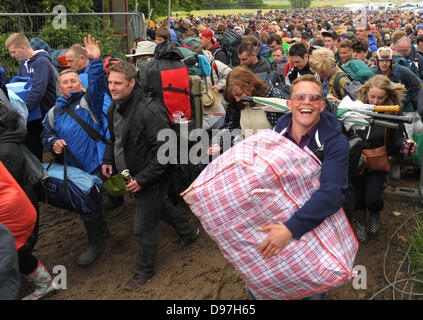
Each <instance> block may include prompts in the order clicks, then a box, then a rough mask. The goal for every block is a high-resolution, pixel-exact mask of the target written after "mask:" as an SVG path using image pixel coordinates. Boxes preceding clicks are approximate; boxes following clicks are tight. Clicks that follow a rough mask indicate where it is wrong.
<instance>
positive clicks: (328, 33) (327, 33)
mask: <svg viewBox="0 0 423 320" xmlns="http://www.w3.org/2000/svg"><path fill="white" fill-rule="evenodd" d="M322 36H324V37H332V38H333V39H335V40H336V39H338V34H337V33H336V31H335V30H327V31H322Z"/></svg>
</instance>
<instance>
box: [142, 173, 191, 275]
mask: <svg viewBox="0 0 423 320" xmlns="http://www.w3.org/2000/svg"><path fill="white" fill-rule="evenodd" d="M166 183H167V182H166V181H161V182H159V183H156V184H155V185H153V186H151V187H149V188H147V189H146V190H141V191H140V192H137V193H135V201H136V213H135V222H134V233H135V238H136V239H137V241H138V242H139V244H140V249H139V251H138V254H137V257H136V270H135V273H138V274H140V273H141V274H144V275H146V276H152V275H153V274H154V267H155V264H156V260H157V233H158V227H159V222H160V219H162V220H163V221H164V222H166V223H167V224H170V225H171V226H172V227H173V228H174V229H175V230H176V232H177V234H178V235H179V236H180V237H181V238H185V237H187V238H188V237H189V236H191V235H192V234H193V233H194V231H195V227H194V226H193V225H192V224H191V223H190V222H189V221H188V219H187V218H186V217H185V216H184V215H183V214H182V213H181V212H179V211H178V210H177V209H176V207H175V206H174V205H173V204H171V202H170V201H169V200H168V198H167V184H166Z"/></svg>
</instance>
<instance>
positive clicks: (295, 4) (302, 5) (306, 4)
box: [289, 0, 311, 8]
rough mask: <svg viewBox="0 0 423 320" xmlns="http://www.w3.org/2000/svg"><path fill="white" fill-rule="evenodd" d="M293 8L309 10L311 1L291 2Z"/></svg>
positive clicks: (296, 0)
mask: <svg viewBox="0 0 423 320" xmlns="http://www.w3.org/2000/svg"><path fill="white" fill-rule="evenodd" d="M289 2H290V3H291V7H292V8H308V7H310V5H311V0H289Z"/></svg>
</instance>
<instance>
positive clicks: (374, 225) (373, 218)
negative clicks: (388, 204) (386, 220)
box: [369, 211, 382, 236]
mask: <svg viewBox="0 0 423 320" xmlns="http://www.w3.org/2000/svg"><path fill="white" fill-rule="evenodd" d="M381 228H382V223H381V221H380V212H379V211H378V212H370V227H369V232H370V235H371V236H374V235H376V234H378V233H379V231H380V229H381Z"/></svg>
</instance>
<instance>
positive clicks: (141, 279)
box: [126, 273, 153, 288]
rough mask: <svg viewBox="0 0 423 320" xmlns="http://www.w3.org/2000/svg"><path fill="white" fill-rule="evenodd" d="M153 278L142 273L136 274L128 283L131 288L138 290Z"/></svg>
mask: <svg viewBox="0 0 423 320" xmlns="http://www.w3.org/2000/svg"><path fill="white" fill-rule="evenodd" d="M152 277H153V276H146V275H144V274H142V273H135V274H134V275H133V276H132V278H131V279H129V281H128V282H127V283H126V286H128V287H130V288H138V287H140V286H142V285H144V284H146V283H147V281H148V280H150V279H151V278H152Z"/></svg>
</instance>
